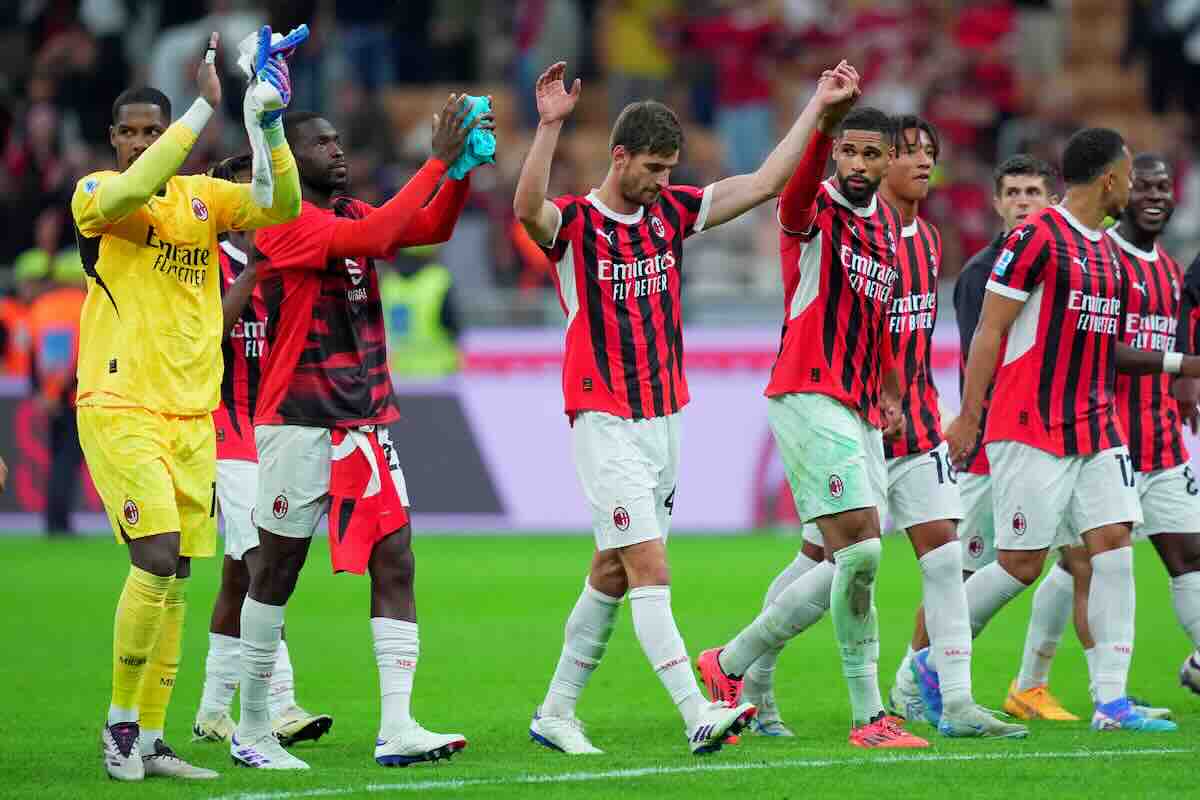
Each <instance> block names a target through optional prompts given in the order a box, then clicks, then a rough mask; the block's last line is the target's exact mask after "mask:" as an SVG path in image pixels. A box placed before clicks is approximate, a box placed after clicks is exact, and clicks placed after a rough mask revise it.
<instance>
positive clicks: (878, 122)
mask: <svg viewBox="0 0 1200 800" xmlns="http://www.w3.org/2000/svg"><path fill="white" fill-rule="evenodd" d="M838 130H839V132H840V133H845V132H846V131H876V132H878V133H879V134H881V135H882V136H883V139H884V141H885V142H890V141H892V130H893V128H892V118H891V116H890V115H889V114H887V113H886V112H884V111H880V110H879V109H878V108H874V107H872V106H855V107H854V108H852V109H850V113H849V114H847V115H846V116H845V118H844V119H842V125H841V127H840V128H839V129H838Z"/></svg>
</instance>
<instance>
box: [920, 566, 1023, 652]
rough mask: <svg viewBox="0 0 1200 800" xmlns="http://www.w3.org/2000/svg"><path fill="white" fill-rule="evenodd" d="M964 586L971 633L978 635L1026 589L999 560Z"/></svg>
mask: <svg viewBox="0 0 1200 800" xmlns="http://www.w3.org/2000/svg"><path fill="white" fill-rule="evenodd" d="M963 588H964V590H965V591H966V594H967V609H968V611H969V612H970V617H971V635H972V636H978V635H979V633H980V631H982V630H983V626H985V625H987V624H988V622H989V621H990V620H991V619H992V617H994V616H996V612H997V611H999V610H1000V609H1001V608H1003V607H1004V605H1005V604H1006V603H1008V601H1009V600H1012V599H1013V598H1014V597H1016V596H1017V595H1019V594H1020V593H1021V592H1023V591H1025V584H1023V583H1021V582H1020V581H1019V580H1017V579H1016V578H1014V577H1013V576H1012V575H1010V574H1009V573H1008V572H1007V571H1006V570H1005V569H1004V567H1002V566H1000V562H999V561H993V562H992V563H991V564H988V565H987V566H986V567H984V568H983V569H981V570H979V571H978V572H976V573H974V574H972V575H971V577H970V578H968V579H967V582H966V583H965V584H963ZM926 611H927V612H928V609H926ZM927 624H928V623H927Z"/></svg>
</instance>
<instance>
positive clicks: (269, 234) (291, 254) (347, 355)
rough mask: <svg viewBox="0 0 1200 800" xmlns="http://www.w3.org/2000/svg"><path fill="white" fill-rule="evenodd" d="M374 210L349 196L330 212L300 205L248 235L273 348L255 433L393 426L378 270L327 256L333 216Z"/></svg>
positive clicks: (368, 263) (364, 261) (369, 263)
mask: <svg viewBox="0 0 1200 800" xmlns="http://www.w3.org/2000/svg"><path fill="white" fill-rule="evenodd" d="M372 210H373V209H372V208H371V206H369V205H367V204H366V203H363V202H361V201H359V200H354V199H352V198H340V199H338V200H337V201H336V202H335V204H334V207H333V208H332V209H325V208H321V207H319V206H316V205H314V204H312V203H310V202H308V201H305V202H304V203H303V204H302V206H301V210H300V216H299V217H297V218H296V219H294V220H292V221H291V222H286V223H284V224H282V225H273V226H271V227H269V228H264V229H262V230H260V231H259V232H258V234H257V236H256V237H255V249H256V250H257V251H258V252H259V254H261V257H260V259H259V261H258V272H259V285H260V286H261V287H262V295H263V300H264V301H265V302H266V307H267V314H268V318H267V338H268V339H269V340H270V342H271V349H270V351H269V352H268V353H267V356H266V358H265V359H263V366H262V385H261V386H260V388H259V393H258V405H257V407H256V410H255V414H254V423H255V424H256V425H307V426H311V427H318V428H352V427H357V426H360V425H380V424H384V423H388V422H392V421H393V420H396V419H399V417H400V412H399V410H398V409H397V407H396V397H395V394H394V392H393V391H392V379H391V375H390V373H389V372H388V362H387V330H386V328H385V327H384V320H383V303H382V302H381V300H380V296H379V275H378V274H377V273H376V271H375V262H374V260H373V259H370V258H357V259H353V258H346V259H330V258H328V254H329V246H330V242H331V240H332V237H333V227H334V225H335V224H336V222H337V217H345V218H350V219H361V218H362V217H364V216H367V215H368V214H370V213H371V211H372Z"/></svg>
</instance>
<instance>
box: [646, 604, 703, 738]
mask: <svg viewBox="0 0 1200 800" xmlns="http://www.w3.org/2000/svg"><path fill="white" fill-rule="evenodd" d="M629 607H630V610H632V612H633V630H634V632H635V633H636V634H637V638H638V642H640V643H641V645H642V652H643V653H645V654H646V658H648V659H650V665H651V666H652V667H654V671H655V672H656V673H657V674H658V679H659V680H661V681H662V684H663V686H664V687H666V690H667V693H668V694H670V695H671V699H672V700H673V701H674V702H675V705H676V706H677V707H678V708H679V713H680V714H682V715H683V721H684V723H685V724H686V725H687V726H688V728H691V727H692V726H693V725H695V724H696V721H697V719H698V718H699V716H700V709H701V708H703V707H704V705H705V702H704V697H703V696H702V695H701V694H700V687H699V686H697V685H696V676H695V675H694V674H693V673H692V665H691V662H690V661H689V660H688V654H687V649H686V648H684V646H683V637H681V636H680V635H679V628H678V627H676V625H675V618H674V617H673V616H672V615H671V587H670V586H639V587H638V588H636V589H634V590H632V591H631V592H630V593H629Z"/></svg>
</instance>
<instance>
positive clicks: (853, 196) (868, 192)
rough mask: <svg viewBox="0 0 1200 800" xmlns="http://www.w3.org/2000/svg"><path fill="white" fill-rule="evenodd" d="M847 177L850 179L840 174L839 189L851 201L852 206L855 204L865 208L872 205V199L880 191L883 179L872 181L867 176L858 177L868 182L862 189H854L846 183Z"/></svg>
mask: <svg viewBox="0 0 1200 800" xmlns="http://www.w3.org/2000/svg"><path fill="white" fill-rule="evenodd" d="M847 177H849V176H843V175H840V174H839V175H838V176H837V178H838V189H839V190H841V193H842V195H843V196H844V197H845V198H846V199H847V200H849V201H850V202H851V203H852V204H854V205H856V206H865V205H867V204H868V203H870V202H871V198H872V197H874V196H875V192H877V191H879V183H880V181H882V180H883V178H882V177H880V178H878V179H876V180H871V179H870V178H868V177H866V176H865V175H861V176H856V177H861V178H862V179H863V180H864V181H865V182H866V185H865V186H863V187H862V188H860V189H854V188H851V187H850V186H849V185H848V184H847V183H846V178H847Z"/></svg>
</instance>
